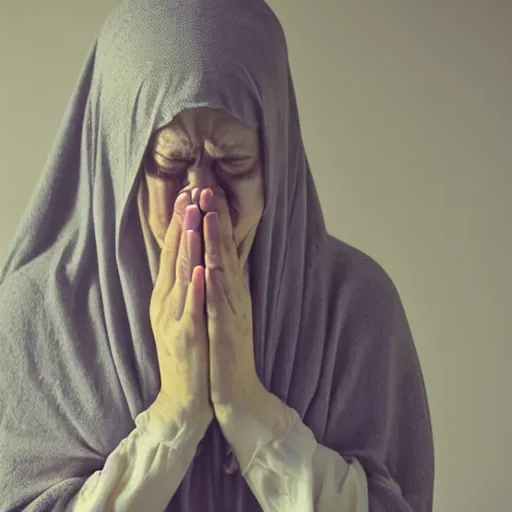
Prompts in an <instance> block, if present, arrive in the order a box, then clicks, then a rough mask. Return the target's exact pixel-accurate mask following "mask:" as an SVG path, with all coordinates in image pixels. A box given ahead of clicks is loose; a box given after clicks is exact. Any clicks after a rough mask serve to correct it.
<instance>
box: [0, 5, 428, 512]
mask: <svg viewBox="0 0 512 512" xmlns="http://www.w3.org/2000/svg"><path fill="white" fill-rule="evenodd" d="M0 297H1V299H0V318H1V323H0V325H1V327H0V340H1V344H2V345H1V346H2V359H1V360H0V375H1V380H0V450H1V453H0V460H1V461H2V463H1V464H0V509H1V510H9V511H10V510H22V509H23V510H38V511H43V510H145V511H146V510H147V511H150V510H155V511H156V510H168V511H174V510H176V511H178V510H180V511H195V510H201V511H218V510H226V511H228V510H233V511H242V510H243V511H251V510H254V511H256V510H266V511H267V510H268V511H270V510H294V511H313V510H316V511H324V512H325V511H334V510H336V511H340V510H342V511H349V510H350V511H352V510H357V511H363V510H370V511H372V512H381V511H393V512H395V511H415V512H417V511H427V510H431V509H432V488H433V463H434V459H433V446H432V431H431V424H430V415H429V409H428V403H427V397H426V393H425V388H424V383H423V377H422V373H421V369H420V366H419V362H418V358H417V354H416V350H415V347H414V343H413V340H412V337H411V333H410V330H409V326H408V323H407V319H406V316H405V313H404V310H403V307H402V304H401V301H400V298H399V296H398V293H397V291H396V289H395V287H394V285H393V283H392V281H391V279H390V278H389V277H388V276H387V274H386V273H385V272H384V271H383V269H382V268H381V267H380V266H379V265H378V264H377V263H375V261H373V260H372V259H371V258H370V257H368V256H367V255H365V254H363V253H362V252H360V251H358V250H357V249H355V248H353V247H350V246H349V245H347V244H345V243H343V242H341V241H339V240H336V239H335V238H334V237H332V236H330V235H328V234H327V233H326V230H325V224H324V220H323V216H322V211H321V207H320V203H319V200H318V197H317V193H316V189H315V186H314V183H313V181H312V178H311V173H310V170H309V166H308V163H307V159H306V156H305V153H304V148H303V145H302V140H301V135H300V127H299V118H298V113H297V105H296V101H295V96H294V90H293V83H292V79H291V76H290V71H289V66H288V57H287V51H286V42H285V39H284V35H283V33H282V29H281V27H280V25H279V23H278V21H277V20H276V18H275V17H274V15H273V14H272V12H271V11H270V10H269V8H268V6H266V4H265V3H264V2H262V1H258V0H256V1H253V2H241V1H239V0H187V2H182V1H179V0H153V1H150V2H148V1H145V2H142V1H140V0H129V1H126V2H123V3H122V5H120V6H119V7H118V8H117V9H116V10H115V11H114V12H113V13H112V15H111V16H110V17H109V18H108V20H107V21H106V23H105V25H104V27H103V28H102V31H101V33H100V35H99V37H98V39H97V41H96V42H95V44H94V46H93V48H92V50H91V52H90V54H89V56H88V58H87V61H86V65H85V67H84V69H83V71H82V74H81V77H80V80H79V83H78V85H77V88H76V91H75V94H74V96H73V98H72V101H71V103H70V106H69V108H68V111H67V114H66V117H65V119H64V122H63V124H62V127H61V130H60V133H59V134H58V137H57V142H56V145H55V147H54V148H53V150H52V152H51V155H50V159H49V161H48V163H47V166H46V169H45V172H44V173H43V175H42V178H41V180H40V183H39V184H38V187H37V191H36V195H35V196H34V198H33V201H32V204H31V206H30V208H29V210H28V212H27V214H26V217H25V218H24V220H23V221H22V224H21V226H20V228H19V230H18V233H17V236H16V239H15V241H14V244H13V246H12V248H11V251H10V253H9V256H8V259H7V263H6V266H5V268H4V269H3V272H2V275H1V277H0ZM196 449H197V451H196Z"/></svg>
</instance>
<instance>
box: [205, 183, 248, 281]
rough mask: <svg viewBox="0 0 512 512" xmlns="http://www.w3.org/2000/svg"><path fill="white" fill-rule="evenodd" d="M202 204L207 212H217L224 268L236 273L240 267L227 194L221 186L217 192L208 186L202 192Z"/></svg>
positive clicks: (230, 272)
mask: <svg viewBox="0 0 512 512" xmlns="http://www.w3.org/2000/svg"><path fill="white" fill-rule="evenodd" d="M200 206H201V209H202V210H204V211H205V212H213V211H215V212H217V214H218V216H219V221H218V225H219V233H220V235H219V236H220V251H221V257H222V259H223V264H224V267H225V268H224V270H225V271H227V272H228V273H229V274H234V273H235V272H236V271H237V269H238V267H239V261H238V253H237V249H236V244H235V239H234V232H233V224H232V222H231V215H230V213H229V206H228V203H227V200H226V194H225V193H224V191H223V190H222V189H220V188H218V189H216V191H215V194H214V193H213V191H212V190H211V189H209V188H207V189H205V190H203V191H202V193H201V197H200Z"/></svg>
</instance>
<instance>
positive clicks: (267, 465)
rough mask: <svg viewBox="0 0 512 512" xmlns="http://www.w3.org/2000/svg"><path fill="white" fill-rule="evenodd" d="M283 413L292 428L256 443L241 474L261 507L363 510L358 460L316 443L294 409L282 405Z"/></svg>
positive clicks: (299, 511)
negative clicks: (275, 437) (280, 434)
mask: <svg viewBox="0 0 512 512" xmlns="http://www.w3.org/2000/svg"><path fill="white" fill-rule="evenodd" d="M285 414H286V416H287V419H286V420H285V422H286V423H288V425H292V426H291V428H290V429H287V433H286V434H285V435H284V437H281V438H280V439H277V440H274V441H270V442H267V443H265V444H260V445H259V447H258V449H257V450H256V452H255V453H254V455H253V456H252V458H251V460H250V463H249V464H248V466H247V469H246V470H245V473H244V478H245V480H246V482H247V484H248V485H249V487H250V488H251V490H252V492H253V494H254V495H255V497H256V498H257V500H258V502H259V504H260V506H261V507H262V509H263V511H264V512H271V511H277V510H279V511H285V510H293V511H294V512H368V484H367V479H366V474H365V472H364V469H363V468H362V466H361V464H360V463H359V461H358V460H357V459H352V460H351V461H350V462H347V461H346V460H345V459H344V458H343V457H342V456H341V455H340V454H339V453H337V452H335V451H334V450H331V449H330V448H327V447H326V446H323V445H320V444H318V443H317V441H316V439H315V437H314V434H313V432H312V431H311V430H310V429H309V428H308V427H307V426H306V425H305V424H304V423H303V422H302V420H301V419H300V416H299V415H298V414H297V412H296V411H294V410H293V409H291V408H289V407H285ZM256 428H258V427H256ZM246 435H247V430H246Z"/></svg>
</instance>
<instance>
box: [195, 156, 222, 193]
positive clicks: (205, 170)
mask: <svg viewBox="0 0 512 512" xmlns="http://www.w3.org/2000/svg"><path fill="white" fill-rule="evenodd" d="M188 181H189V186H190V187H191V188H196V187H197V188H199V189H200V190H201V189H204V188H212V189H215V188H217V186H218V180H217V177H216V175H215V160H213V159H211V158H203V159H201V161H199V162H194V163H193V164H192V165H191V166H190V167H189V169H188Z"/></svg>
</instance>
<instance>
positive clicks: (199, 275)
mask: <svg viewBox="0 0 512 512" xmlns="http://www.w3.org/2000/svg"><path fill="white" fill-rule="evenodd" d="M205 288H206V287H205V269H204V267H202V266H201V265H198V266H196V267H194V269H193V271H192V279H191V280H190V283H189V285H188V291H187V298H186V301H185V310H184V312H185V313H187V314H189V315H190V316H191V318H192V321H193V322H194V325H195V326H199V325H203V324H204V322H205V295H206V291H205Z"/></svg>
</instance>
